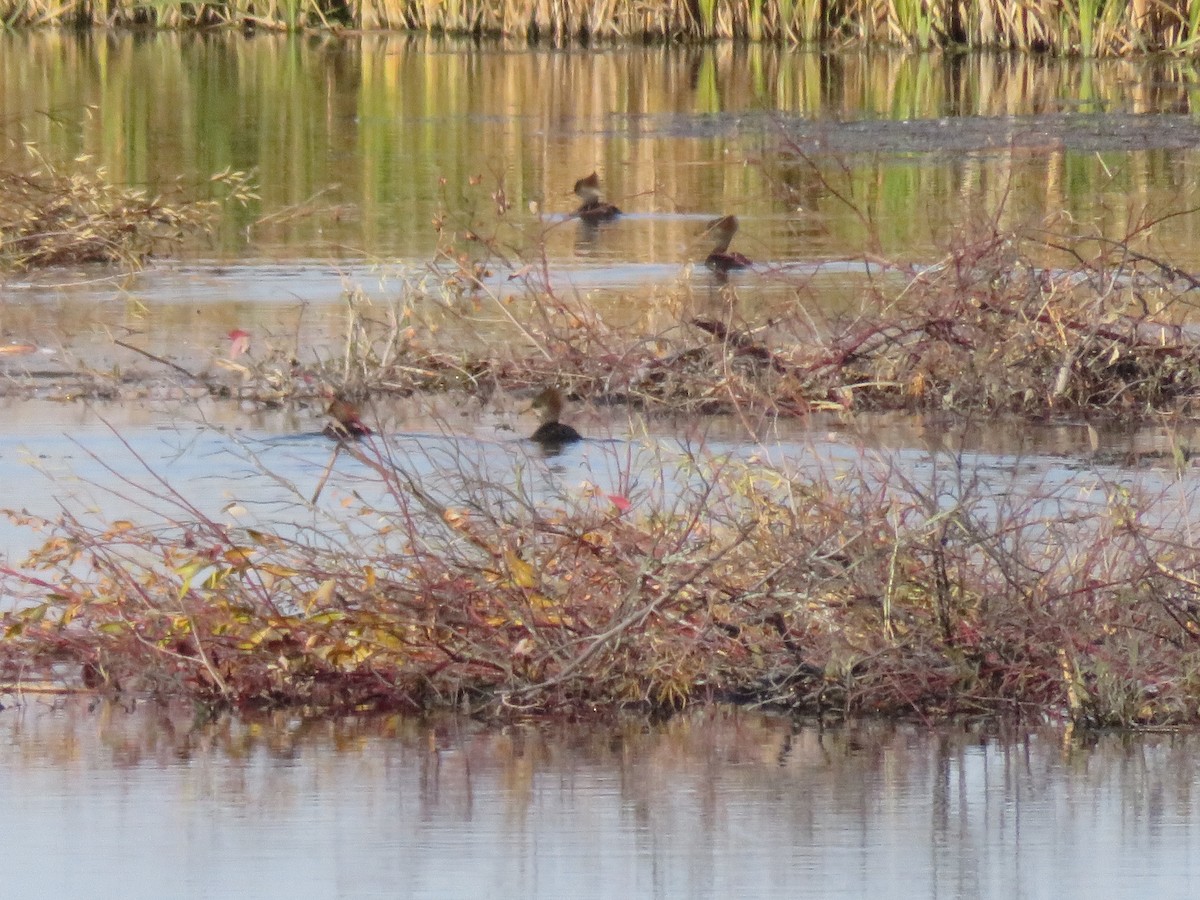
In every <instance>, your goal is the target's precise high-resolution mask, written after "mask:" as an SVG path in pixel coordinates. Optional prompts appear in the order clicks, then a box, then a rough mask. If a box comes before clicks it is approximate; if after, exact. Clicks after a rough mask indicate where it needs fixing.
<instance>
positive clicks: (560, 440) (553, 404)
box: [529, 387, 583, 447]
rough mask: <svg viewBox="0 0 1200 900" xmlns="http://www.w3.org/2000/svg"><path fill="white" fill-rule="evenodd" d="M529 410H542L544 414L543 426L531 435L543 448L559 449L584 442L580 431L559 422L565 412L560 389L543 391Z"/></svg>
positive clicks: (550, 388) (551, 388) (534, 399)
mask: <svg viewBox="0 0 1200 900" xmlns="http://www.w3.org/2000/svg"><path fill="white" fill-rule="evenodd" d="M529 408H530V409H536V410H540V411H541V413H542V424H541V425H539V426H538V428H537V431H535V432H534V433H533V434H532V435H530V439H531V440H534V441H536V442H537V443H539V444H541V445H542V446H543V447H558V446H561V445H562V444H570V443H574V442H575V441H582V440H583V435H581V434H580V433H579V432H578V431H576V430H575V429H574V428H572V427H571V426H570V425H564V424H563V423H562V422H560V421H558V419H559V417H560V416H561V415H562V411H563V396H562V394H561V393H560V392H559V390H558V388H555V387H548V388H546V389H545V390H543V391H542V392H541V393H540V394H538V395H537V396H536V397H534V398H533V402H532V403H531V404H529Z"/></svg>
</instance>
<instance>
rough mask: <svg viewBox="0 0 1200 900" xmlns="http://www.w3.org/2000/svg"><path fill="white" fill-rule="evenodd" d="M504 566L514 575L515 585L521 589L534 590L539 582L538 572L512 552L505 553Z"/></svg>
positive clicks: (506, 551)
mask: <svg viewBox="0 0 1200 900" xmlns="http://www.w3.org/2000/svg"><path fill="white" fill-rule="evenodd" d="M504 564H505V565H506V566H508V571H509V573H510V574H511V575H512V581H513V584H515V585H516V586H517V587H520V588H526V589H529V588H532V587H533V586H534V585H535V584H537V582H538V578H537V570H536V569H534V568H533V566H531V565H530V564H529V563H527V562H525V560H523V559H521V557H519V556H517V554H516V553H515V552H514V551H512V550H505V551H504Z"/></svg>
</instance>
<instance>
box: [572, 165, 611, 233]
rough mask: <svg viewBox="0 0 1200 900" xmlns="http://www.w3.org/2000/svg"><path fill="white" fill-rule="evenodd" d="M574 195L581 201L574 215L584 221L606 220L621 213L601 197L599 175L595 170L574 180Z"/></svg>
mask: <svg viewBox="0 0 1200 900" xmlns="http://www.w3.org/2000/svg"><path fill="white" fill-rule="evenodd" d="M575 196H576V197H578V198H579V199H580V200H582V201H583V203H581V204H580V206H579V209H577V210H575V215H576V216H578V217H579V218H581V219H583V221H585V222H607V221H608V220H609V219H615V218H616V217H617V216H619V215H621V210H619V209H617V207H615V206H613V205H612V204H611V203H605V202H604V200H603V199H601V194H600V176H599V175H597V174H596V173H595V172H593V173H592V174H591V175H589V176H587V178H580V179H579V180H578V181H576V182H575Z"/></svg>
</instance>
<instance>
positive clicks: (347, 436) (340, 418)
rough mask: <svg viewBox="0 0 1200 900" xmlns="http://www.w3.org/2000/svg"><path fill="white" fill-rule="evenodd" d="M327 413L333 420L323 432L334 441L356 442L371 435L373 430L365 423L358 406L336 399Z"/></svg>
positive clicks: (345, 400)
mask: <svg viewBox="0 0 1200 900" xmlns="http://www.w3.org/2000/svg"><path fill="white" fill-rule="evenodd" d="M325 412H326V413H327V414H328V415H329V416H330V417H331V418H332V419H333V421H332V422H330V423H329V424H328V425H326V426H325V429H324V431H323V432H322V433H323V434H324V435H325V436H326V437H330V438H333V439H334V440H338V441H344V440H355V439H357V438H361V437H366V436H367V435H369V434H371V429H370V428H369V427H368V426H367V424H366V423H365V422H363V420H362V418H361V414H360V412H359V409H358V404H356V403H352V402H351V401H349V400H347V399H346V398H344V397H334V398H333V401H332V402H331V403H330V404H329V408H328V409H327V410H325Z"/></svg>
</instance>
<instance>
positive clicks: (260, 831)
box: [0, 698, 1200, 900]
mask: <svg viewBox="0 0 1200 900" xmlns="http://www.w3.org/2000/svg"><path fill="white" fill-rule="evenodd" d="M9 700H11V698H9ZM0 741H2V742H3V743H4V744H5V745H6V746H7V747H8V752H6V753H4V754H3V755H2V756H0V792H2V793H3V796H4V797H5V803H4V805H3V808H2V811H0V826H2V827H3V831H4V833H5V834H6V835H7V838H6V840H7V849H8V863H7V864H6V869H5V890H6V893H11V895H12V896H19V897H42V896H46V897H48V896H74V897H94V896H105V895H109V891H110V890H111V886H114V885H121V892H122V896H126V897H130V898H140V897H146V898H151V897H153V898H158V897H163V896H173V897H206V896H214V895H229V894H237V895H248V896H250V895H252V896H257V897H264V898H269V897H295V896H322V897H377V896H380V897H383V896H386V897H414V898H417V897H430V898H434V897H436V898H456V897H462V898H468V897H497V898H502V897H547V898H560V897H566V896H570V897H595V898H607V897H613V898H617V897H631V896H633V897H714V898H717V897H814V898H816V897H820V898H829V897H869V896H888V897H904V898H908V897H912V898H935V897H947V896H949V897H995V898H1006V900H1008V898H1041V897H1056V896H1102V897H1112V898H1135V897H1136V898H1141V897H1146V896H1156V897H1163V898H1176V897H1178V898H1183V897H1188V896H1192V895H1193V894H1194V892H1195V889H1196V888H1197V887H1198V886H1200V885H1198V883H1197V882H1198V881H1200V872H1198V871H1197V870H1196V864H1195V859H1196V858H1197V856H1196V854H1197V852H1198V851H1200V813H1198V811H1197V807H1196V804H1195V803H1194V802H1193V801H1194V796H1193V794H1194V791H1193V787H1194V785H1195V784H1196V781H1197V776H1198V775H1200V772H1198V771H1197V763H1196V760H1197V758H1198V754H1197V749H1198V748H1197V747H1196V746H1195V744H1196V737H1195V735H1192V734H1185V733H1180V734H1148V735H1138V736H1125V737H1121V736H1117V735H1094V736H1091V737H1090V738H1085V739H1072V738H1070V737H1068V736H1067V735H1064V734H1063V733H1062V732H1060V731H1057V730H1055V729H1035V730H1031V731H1013V732H1001V733H992V732H989V731H987V730H979V729H975V728H959V729H952V728H948V729H937V730H929V729H924V728H920V727H913V726H907V725H885V724H871V723H866V724H860V725H857V726H852V727H837V728H830V729H827V730H823V729H821V728H819V727H817V726H816V725H813V724H804V723H796V722H792V721H790V720H788V719H784V718H776V717H772V716H766V715H761V714H756V713H749V712H735V711H729V710H723V709H713V710H707V711H704V712H700V713H692V714H688V715H685V716H682V717H680V718H677V719H674V720H672V721H670V722H668V723H666V724H663V725H647V724H645V723H641V722H628V723H620V722H618V723H597V724H596V725H546V724H537V723H525V724H515V725H511V726H508V727H505V728H483V727H481V726H480V725H478V724H477V723H473V722H470V721H468V720H457V719H439V720H435V721H428V722H422V721H416V720H407V719H401V718H394V719H386V720H372V721H361V720H360V721H350V722H345V721H332V722H330V721H326V722H322V723H311V722H305V721H303V720H301V719H299V718H295V717H289V716H286V715H279V716H274V717H269V718H266V719H256V720H253V721H249V722H247V721H239V720H236V719H229V718H222V719H220V720H218V721H216V722H210V723H203V722H197V721H194V720H192V719H191V718H190V717H189V715H188V714H187V713H186V712H184V711H181V710H170V709H163V708H159V707H155V706H153V705H150V704H141V705H138V706H137V708H136V709H135V710H133V711H127V710H126V709H123V708H119V707H109V706H103V705H102V706H100V707H99V708H98V709H97V710H95V711H92V712H88V711H85V710H84V709H83V708H82V707H81V706H79V705H76V704H68V705H67V706H66V707H65V708H62V707H60V708H51V707H50V706H48V705H46V704H44V703H42V702H40V701H37V700H31V701H28V702H27V703H26V704H25V705H24V706H22V707H21V708H9V709H7V710H5V711H4V712H3V714H0ZM64 844H66V845H67V846H69V847H70V861H69V864H68V863H67V862H65V861H63V862H61V863H60V862H56V861H55V860H53V859H49V858H47V855H46V848H47V847H60V846H63V845H64ZM102 886H109V887H107V888H105V887H102Z"/></svg>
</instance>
